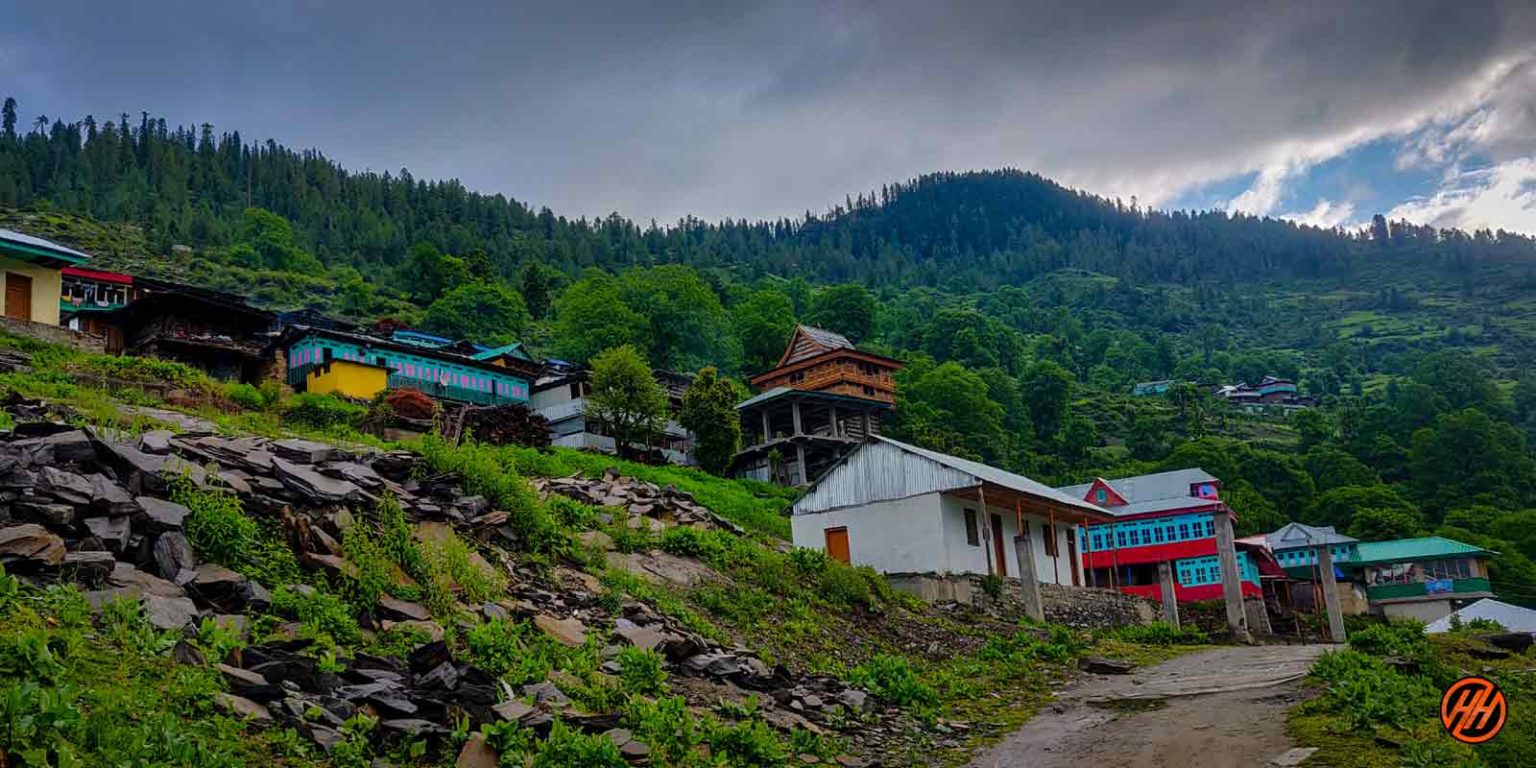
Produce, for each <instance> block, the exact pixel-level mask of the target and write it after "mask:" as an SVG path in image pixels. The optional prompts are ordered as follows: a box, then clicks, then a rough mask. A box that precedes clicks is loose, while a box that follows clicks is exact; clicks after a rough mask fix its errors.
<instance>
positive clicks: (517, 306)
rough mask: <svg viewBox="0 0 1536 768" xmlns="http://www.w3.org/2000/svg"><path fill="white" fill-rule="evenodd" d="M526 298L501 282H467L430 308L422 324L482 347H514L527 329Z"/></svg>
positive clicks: (433, 303) (426, 327)
mask: <svg viewBox="0 0 1536 768" xmlns="http://www.w3.org/2000/svg"><path fill="white" fill-rule="evenodd" d="M530 321H531V318H530V317H529V316H528V308H527V307H526V306H525V305H524V304H523V297H522V296H519V295H518V294H517V292H516V291H514V290H512V289H511V288H508V287H507V286H505V285H502V284H501V283H487V282H473V283H465V284H464V285H461V286H459V287H457V288H454V289H452V290H450V291H448V292H447V293H445V294H443V296H442V298H440V299H438V300H437V301H434V302H432V304H431V306H428V307H427V313H426V315H424V316H423V317H422V320H421V325H422V328H424V329H425V330H427V331H430V332H432V333H437V334H441V335H443V336H448V337H450V338H454V339H470V340H472V341H478V342H480V343H482V344H490V345H493V346H495V345H501V344H511V343H512V342H514V341H519V340H521V339H522V337H523V334H524V333H526V332H527V330H528V323H529V322H530Z"/></svg>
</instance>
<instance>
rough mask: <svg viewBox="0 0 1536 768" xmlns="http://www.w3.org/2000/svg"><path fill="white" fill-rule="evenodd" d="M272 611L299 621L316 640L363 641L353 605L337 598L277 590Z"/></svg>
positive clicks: (298, 589)
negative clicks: (318, 638)
mask: <svg viewBox="0 0 1536 768" xmlns="http://www.w3.org/2000/svg"><path fill="white" fill-rule="evenodd" d="M272 611H273V613H276V614H278V615H280V616H289V617H292V618H294V619H297V620H298V621H299V622H301V623H302V624H303V625H304V628H305V629H306V630H308V633H309V634H311V635H313V636H315V637H321V638H325V637H329V638H331V639H333V640H336V641H340V642H343V643H355V642H357V641H358V640H360V639H361V638H362V631H361V630H360V629H358V626H357V618H356V617H355V616H354V615H353V613H352V608H351V606H349V605H347V603H346V602H345V601H343V600H342V599H341V598H339V597H337V596H335V595H331V594H326V593H324V592H319V591H316V590H313V589H308V588H301V587H292V586H282V587H278V588H277V589H276V590H275V591H273V593H272Z"/></svg>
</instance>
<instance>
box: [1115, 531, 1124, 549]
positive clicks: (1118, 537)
mask: <svg viewBox="0 0 1536 768" xmlns="http://www.w3.org/2000/svg"><path fill="white" fill-rule="evenodd" d="M1115 546H1116V547H1123V546H1125V531H1115Z"/></svg>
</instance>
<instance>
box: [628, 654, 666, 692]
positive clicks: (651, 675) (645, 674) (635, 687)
mask: <svg viewBox="0 0 1536 768" xmlns="http://www.w3.org/2000/svg"><path fill="white" fill-rule="evenodd" d="M618 662H619V681H620V682H621V683H623V685H624V690H625V691H627V692H629V693H636V694H640V695H642V696H659V695H661V694H662V693H665V692H666V690H667V673H666V671H665V670H663V669H662V668H661V664H662V658H661V654H659V653H657V652H655V651H646V650H641V649H639V648H625V649H623V650H621V651H619V658H618Z"/></svg>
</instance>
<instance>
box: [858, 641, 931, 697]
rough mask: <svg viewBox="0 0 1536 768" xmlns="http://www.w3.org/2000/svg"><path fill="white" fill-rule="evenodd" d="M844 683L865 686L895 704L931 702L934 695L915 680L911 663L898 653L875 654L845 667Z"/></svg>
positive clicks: (925, 686) (919, 681)
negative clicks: (845, 678)
mask: <svg viewBox="0 0 1536 768" xmlns="http://www.w3.org/2000/svg"><path fill="white" fill-rule="evenodd" d="M848 683H849V684H850V685H856V686H859V687H861V688H866V689H868V690H869V691H871V692H873V693H874V694H875V695H876V696H879V697H880V698H882V699H884V700H886V701H888V702H891V703H892V704H895V705H896V706H899V707H909V706H913V705H925V706H926V705H932V704H934V703H936V702H937V701H938V694H937V693H936V692H935V691H934V690H933V689H932V688H930V687H928V686H927V685H925V684H924V683H923V682H922V681H921V680H920V679H918V676H917V673H916V672H914V671H913V670H912V665H910V664H908V663H907V660H906V659H904V658H902V657H900V656H891V655H889V654H884V653H877V654H875V655H874V656H872V657H870V659H869V661H866V662H864V663H863V664H860V665H859V666H857V667H854V668H853V669H851V670H849V672H848Z"/></svg>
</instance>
